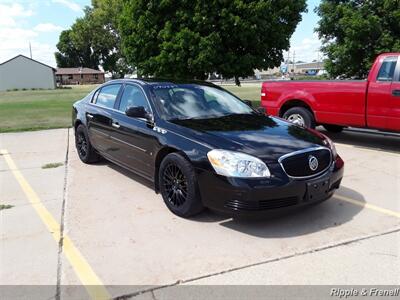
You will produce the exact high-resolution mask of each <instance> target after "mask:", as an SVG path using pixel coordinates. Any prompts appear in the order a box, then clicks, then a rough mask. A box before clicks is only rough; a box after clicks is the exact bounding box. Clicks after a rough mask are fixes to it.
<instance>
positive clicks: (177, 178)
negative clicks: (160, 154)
mask: <svg viewBox="0 0 400 300" xmlns="http://www.w3.org/2000/svg"><path fill="white" fill-rule="evenodd" d="M158 182H159V187H160V192H161V195H162V197H163V199H164V202H165V204H166V205H167V207H168V209H169V210H170V211H171V212H173V213H174V214H176V215H177V216H180V217H186V218H187V217H190V216H193V215H196V214H198V213H200V212H201V211H202V210H204V206H203V203H202V201H201V198H200V192H199V188H198V185H197V179H196V174H195V171H194V168H193V166H192V164H191V163H190V162H189V161H188V160H187V159H186V158H184V157H183V156H182V155H180V154H178V153H170V154H168V155H167V156H166V157H165V158H164V159H163V161H162V162H161V165H160V169H159V174H158Z"/></svg>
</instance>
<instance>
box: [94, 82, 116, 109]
mask: <svg viewBox="0 0 400 300" xmlns="http://www.w3.org/2000/svg"><path fill="white" fill-rule="evenodd" d="M120 88H121V85H120V84H112V85H107V86H105V87H102V88H101V90H100V92H99V94H98V96H97V99H95V100H96V104H97V105H100V106H103V107H107V108H114V103H115V100H116V99H117V96H118V93H119V90H120Z"/></svg>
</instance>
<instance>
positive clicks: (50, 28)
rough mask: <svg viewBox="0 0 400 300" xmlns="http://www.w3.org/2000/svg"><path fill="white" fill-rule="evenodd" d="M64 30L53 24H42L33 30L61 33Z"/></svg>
mask: <svg viewBox="0 0 400 300" xmlns="http://www.w3.org/2000/svg"><path fill="white" fill-rule="evenodd" d="M63 29H64V28H63V27H61V26H58V25H55V24H52V23H41V24H38V25H36V26H35V27H34V28H33V30H35V31H38V32H57V31H61V30H63Z"/></svg>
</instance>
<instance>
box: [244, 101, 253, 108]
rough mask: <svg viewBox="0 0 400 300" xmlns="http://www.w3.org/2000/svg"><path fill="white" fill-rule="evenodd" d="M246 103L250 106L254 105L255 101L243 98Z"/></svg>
mask: <svg viewBox="0 0 400 300" xmlns="http://www.w3.org/2000/svg"><path fill="white" fill-rule="evenodd" d="M243 102H244V103H246V104H247V105H248V106H250V107H253V101H251V100H243Z"/></svg>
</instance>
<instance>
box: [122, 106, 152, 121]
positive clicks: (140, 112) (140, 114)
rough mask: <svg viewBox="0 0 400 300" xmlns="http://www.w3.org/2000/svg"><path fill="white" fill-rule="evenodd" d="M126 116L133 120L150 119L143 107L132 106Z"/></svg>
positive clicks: (127, 110)
mask: <svg viewBox="0 0 400 300" xmlns="http://www.w3.org/2000/svg"><path fill="white" fill-rule="evenodd" d="M125 114H126V115H127V116H128V117H131V118H144V119H147V118H148V114H147V112H146V110H145V109H144V107H143V106H131V107H128V108H127V109H126V111H125Z"/></svg>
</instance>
